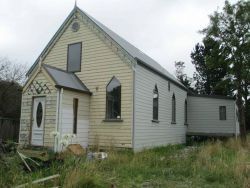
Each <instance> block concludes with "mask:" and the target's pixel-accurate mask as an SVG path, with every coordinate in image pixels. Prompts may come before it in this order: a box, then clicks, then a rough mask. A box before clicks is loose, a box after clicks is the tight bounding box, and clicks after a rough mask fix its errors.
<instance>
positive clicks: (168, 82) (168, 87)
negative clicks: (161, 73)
mask: <svg viewBox="0 0 250 188" xmlns="http://www.w3.org/2000/svg"><path fill="white" fill-rule="evenodd" d="M168 91H170V81H168Z"/></svg>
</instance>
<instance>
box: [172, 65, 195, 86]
mask: <svg viewBox="0 0 250 188" xmlns="http://www.w3.org/2000/svg"><path fill="white" fill-rule="evenodd" d="M184 64H185V63H184V62H182V61H176V62H175V75H176V77H177V79H178V80H179V81H180V82H181V83H182V84H183V85H184V86H186V87H187V88H188V89H189V90H191V91H193V88H191V78H189V77H188V76H187V74H185V73H184V69H185V65H184Z"/></svg>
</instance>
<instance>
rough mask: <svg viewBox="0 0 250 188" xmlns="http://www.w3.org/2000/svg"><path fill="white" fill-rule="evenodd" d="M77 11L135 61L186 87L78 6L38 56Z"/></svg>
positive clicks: (30, 70)
mask: <svg viewBox="0 0 250 188" xmlns="http://www.w3.org/2000/svg"><path fill="white" fill-rule="evenodd" d="M77 10H78V11H79V12H80V13H81V14H83V15H85V16H87V17H88V18H89V19H90V20H91V21H92V22H93V23H94V24H95V25H97V26H98V27H99V28H100V29H101V30H103V31H104V32H105V33H106V34H107V35H108V36H109V37H110V38H111V39H113V40H114V41H115V42H116V43H117V44H118V45H120V47H122V48H123V49H124V50H125V51H126V52H127V53H128V54H130V55H131V56H132V57H133V58H134V59H135V60H136V61H137V60H139V61H140V62H141V63H142V64H144V65H145V66H147V67H148V68H150V69H151V70H153V71H155V72H156V73H159V74H161V75H163V76H164V77H166V78H167V79H169V80H171V81H173V82H174V83H176V84H177V85H179V86H180V87H182V88H183V89H186V87H185V86H184V85H183V84H182V83H181V82H179V81H178V80H177V79H176V78H175V77H174V76H173V75H172V74H170V73H169V72H168V71H167V70H166V69H164V68H163V67H162V66H161V65H160V64H159V63H157V62H156V61H155V60H153V59H152V58H151V57H149V56H148V55H146V54H145V53H143V52H142V51H140V50H139V49H138V48H136V47H135V46H133V45H132V44H131V43H129V42H128V41H126V40H125V39H123V38H122V37H120V36H119V35H117V34H116V33H115V32H113V31H111V30H110V29H109V28H107V27H106V26H105V25H103V24H102V23H100V22H99V21H97V20H96V19H95V18H93V17H92V16H90V15H88V14H87V13H85V12H84V11H82V10H81V9H79V8H78V7H75V8H74V9H73V10H72V11H71V13H70V15H69V16H68V17H67V19H66V20H65V21H64V23H63V25H62V26H61V27H60V28H59V30H58V31H57V32H56V34H55V35H54V36H53V38H52V39H51V40H50V42H49V44H48V45H47V46H46V48H45V49H44V50H43V52H42V53H41V55H40V56H43V55H44V54H45V52H46V50H47V49H48V47H49V46H50V44H51V43H52V42H53V40H55V38H56V37H57V36H58V35H59V33H60V30H62V29H63V27H64V25H65V24H66V23H67V21H68V20H69V19H70V17H71V16H73V15H74V12H75V11H77ZM38 61H39V58H38V59H37V60H36V62H35V63H34V64H33V65H32V67H31V68H30V69H29V71H28V73H27V75H29V74H30V73H31V72H32V70H33V69H34V67H35V66H36V65H37V64H38Z"/></svg>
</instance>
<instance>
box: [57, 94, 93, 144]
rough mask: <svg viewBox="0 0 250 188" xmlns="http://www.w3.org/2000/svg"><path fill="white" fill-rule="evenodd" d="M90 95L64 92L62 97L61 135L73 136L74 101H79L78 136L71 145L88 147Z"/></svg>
mask: <svg viewBox="0 0 250 188" xmlns="http://www.w3.org/2000/svg"><path fill="white" fill-rule="evenodd" d="M89 97H90V96H89V95H88V94H83V93H79V92H73V91H68V90H64V91H63V95H62V109H61V110H62V114H61V117H62V120H61V122H62V125H61V126H62V130H61V135H62V136H64V135H66V134H73V99H74V98H77V99H78V112H77V134H76V137H75V138H74V139H72V140H70V143H73V144H80V145H82V146H83V147H87V146H88V131H89V130H88V128H89V103H90V102H89Z"/></svg>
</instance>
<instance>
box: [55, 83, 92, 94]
mask: <svg viewBox="0 0 250 188" xmlns="http://www.w3.org/2000/svg"><path fill="white" fill-rule="evenodd" d="M55 87H56V88H64V89H66V90H71V91H77V92H80V93H85V94H89V95H92V93H91V92H90V91H83V90H80V89H75V88H71V87H66V86H62V85H58V84H57V85H55Z"/></svg>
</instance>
